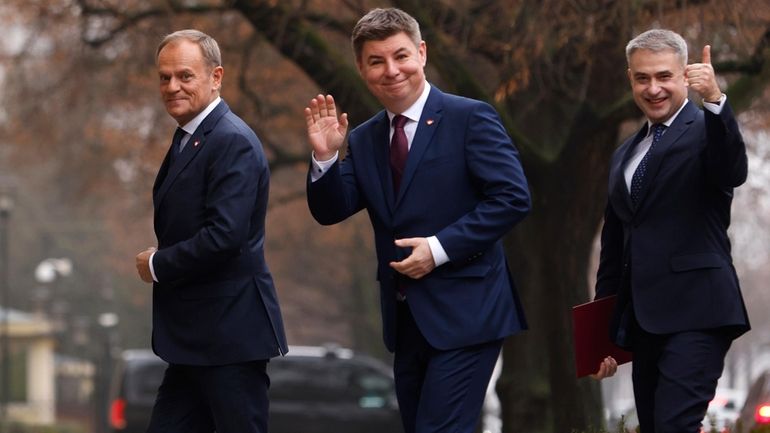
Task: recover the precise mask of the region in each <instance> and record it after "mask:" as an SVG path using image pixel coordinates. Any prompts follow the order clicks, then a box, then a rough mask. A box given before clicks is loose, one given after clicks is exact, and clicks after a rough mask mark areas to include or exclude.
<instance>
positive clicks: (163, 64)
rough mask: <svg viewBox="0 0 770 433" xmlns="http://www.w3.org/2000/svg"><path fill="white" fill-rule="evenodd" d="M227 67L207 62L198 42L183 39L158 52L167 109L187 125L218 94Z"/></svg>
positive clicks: (162, 92)
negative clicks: (214, 65)
mask: <svg viewBox="0 0 770 433" xmlns="http://www.w3.org/2000/svg"><path fill="white" fill-rule="evenodd" d="M223 74H224V70H223V69H222V67H221V66H217V67H212V66H211V65H209V64H207V63H206V61H205V60H204V57H203V52H202V51H201V48H200V46H198V44H196V43H194V42H191V41H188V40H185V39H182V40H179V41H175V42H172V43H169V44H168V45H166V46H165V47H163V49H162V50H161V51H160V53H158V76H159V78H160V94H161V97H162V98H163V103H164V104H165V106H166V111H167V112H168V114H169V115H171V117H173V118H174V119H175V120H176V121H177V123H179V125H185V124H186V123H187V122H189V121H190V120H192V119H193V118H194V117H195V116H197V115H198V114H199V113H200V112H202V111H203V110H204V109H205V108H206V107H207V106H208V105H209V104H210V103H211V102H212V101H213V100H214V99H216V98H217V96H218V95H219V88H220V86H221V84H222V75H223Z"/></svg>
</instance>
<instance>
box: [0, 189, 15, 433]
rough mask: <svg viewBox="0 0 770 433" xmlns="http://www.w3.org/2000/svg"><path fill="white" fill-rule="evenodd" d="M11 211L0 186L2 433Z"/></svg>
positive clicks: (6, 391)
mask: <svg viewBox="0 0 770 433" xmlns="http://www.w3.org/2000/svg"><path fill="white" fill-rule="evenodd" d="M12 210H13V198H12V197H11V193H10V191H9V190H8V189H6V188H4V187H3V186H2V185H0V296H2V298H0V304H2V306H3V315H2V331H3V334H2V341H1V342H0V343H1V344H0V351H2V357H3V358H4V359H3V363H2V377H1V378H0V380H2V387H1V389H0V391H1V392H2V397H0V415H2V418H0V431H2V432H4V431H5V429H6V426H7V424H8V403H9V401H10V395H9V392H10V386H9V382H10V380H11V375H10V372H11V370H10V366H9V365H8V364H9V361H10V344H9V342H10V326H9V325H10V320H9V315H10V313H11V309H10V303H9V300H10V299H9V298H10V287H8V286H9V285H8V281H9V275H8V274H9V266H8V233H9V230H8V222H9V220H10V218H11V211H12Z"/></svg>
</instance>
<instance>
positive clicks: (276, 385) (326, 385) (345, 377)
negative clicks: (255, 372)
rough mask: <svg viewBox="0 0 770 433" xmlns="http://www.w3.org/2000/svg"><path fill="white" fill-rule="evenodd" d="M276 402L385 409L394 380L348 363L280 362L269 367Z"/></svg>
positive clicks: (299, 359)
mask: <svg viewBox="0 0 770 433" xmlns="http://www.w3.org/2000/svg"><path fill="white" fill-rule="evenodd" d="M268 373H269V375H270V398H271V400H273V401H281V400H283V401H297V402H300V401H301V402H316V403H332V402H337V403H339V402H345V403H349V404H354V405H358V406H361V407H383V406H385V405H386V404H387V402H388V401H389V399H390V398H391V396H392V394H393V392H394V391H393V379H391V378H390V377H388V376H386V375H384V374H382V373H381V372H379V371H377V370H375V369H372V368H371V367H368V366H365V365H361V364H357V363H355V362H354V361H352V360H348V359H335V358H310V357H307V358H303V357H296V358H279V359H276V360H273V361H271V362H270V364H268Z"/></svg>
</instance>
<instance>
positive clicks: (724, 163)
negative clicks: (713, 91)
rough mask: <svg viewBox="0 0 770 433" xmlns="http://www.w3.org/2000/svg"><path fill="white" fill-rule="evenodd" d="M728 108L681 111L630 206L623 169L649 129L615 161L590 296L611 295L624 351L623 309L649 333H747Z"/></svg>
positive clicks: (742, 165)
mask: <svg viewBox="0 0 770 433" xmlns="http://www.w3.org/2000/svg"><path fill="white" fill-rule="evenodd" d="M725 104H726V105H725V106H724V107H723V109H722V112H721V114H720V115H715V114H713V113H711V112H709V111H707V110H706V111H705V112H704V111H703V110H701V109H699V108H697V107H696V106H695V105H694V104H693V103H692V102H687V104H686V105H685V107H684V108H683V109H682V111H681V112H680V113H679V115H678V116H677V117H676V119H675V120H674V122H673V123H672V124H671V126H670V127H669V128H668V129H667V131H666V133H665V134H664V135H663V137H662V138H661V141H660V142H659V143H658V144H657V146H656V150H655V152H654V156H652V157H651V159H650V161H649V164H648V171H647V176H646V177H645V182H644V184H643V186H642V191H641V194H640V197H639V202H638V204H637V206H634V205H633V204H632V202H631V197H630V195H629V193H628V188H627V186H626V182H625V178H624V176H623V170H624V168H625V166H626V163H627V161H628V158H629V157H630V154H631V149H632V148H633V147H634V146H635V145H636V144H638V143H639V142H640V141H641V140H642V139H643V138H644V137H645V136H646V135H647V127H646V126H645V127H643V128H642V129H641V130H640V131H639V132H638V133H637V134H636V135H635V136H633V137H631V138H629V139H628V140H626V141H625V142H624V143H623V144H622V145H621V146H620V147H619V148H618V150H617V151H616V152H615V154H614V156H613V157H612V163H611V166H610V174H609V191H608V193H609V201H608V204H607V208H606V211H605V215H604V227H603V229H602V234H601V245H602V246H601V254H600V263H599V270H598V273H597V283H596V296H597V298H601V297H604V296H607V295H610V294H615V293H617V294H618V303H617V307H616V315H615V318H614V321H613V324H612V326H611V327H612V329H611V334H613V335H614V337H615V339H616V342H618V344H620V345H622V346H628V343H629V341H628V340H627V337H628V334H627V332H626V331H627V329H625V326H626V325H627V324H628V320H629V317H630V316H629V315H630V314H631V306H630V305H633V314H634V316H635V318H636V321H637V322H638V324H639V325H640V326H641V327H642V329H644V330H646V331H647V332H650V333H653V334H669V333H675V332H682V331H691V330H704V329H714V328H719V327H729V328H732V329H734V330H735V331H736V335H737V334H740V333H742V332H745V331H746V330H748V329H749V320H748V316H747V315H746V309H745V306H744V303H743V298H742V296H741V292H740V287H739V284H738V278H737V276H736V273H735V268H734V267H733V264H732V257H731V254H730V240H729V238H728V236H727V228H728V226H729V225H730V206H731V203H732V199H733V188H735V187H737V186H739V185H741V184H742V183H743V182H744V181H745V180H746V176H747V157H746V148H745V145H744V142H743V138H742V136H741V133H740V131H739V129H738V125H737V123H736V121H735V117H734V115H733V112H732V109H731V108H730V106H729V104H727V103H725ZM651 155H653V154H651ZM631 299H633V302H631Z"/></svg>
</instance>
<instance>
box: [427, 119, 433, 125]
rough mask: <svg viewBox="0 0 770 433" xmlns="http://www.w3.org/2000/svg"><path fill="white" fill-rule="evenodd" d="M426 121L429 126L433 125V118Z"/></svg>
mask: <svg viewBox="0 0 770 433" xmlns="http://www.w3.org/2000/svg"><path fill="white" fill-rule="evenodd" d="M425 123H427V124H428V126H430V125H433V119H428V120H426V121H425Z"/></svg>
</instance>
